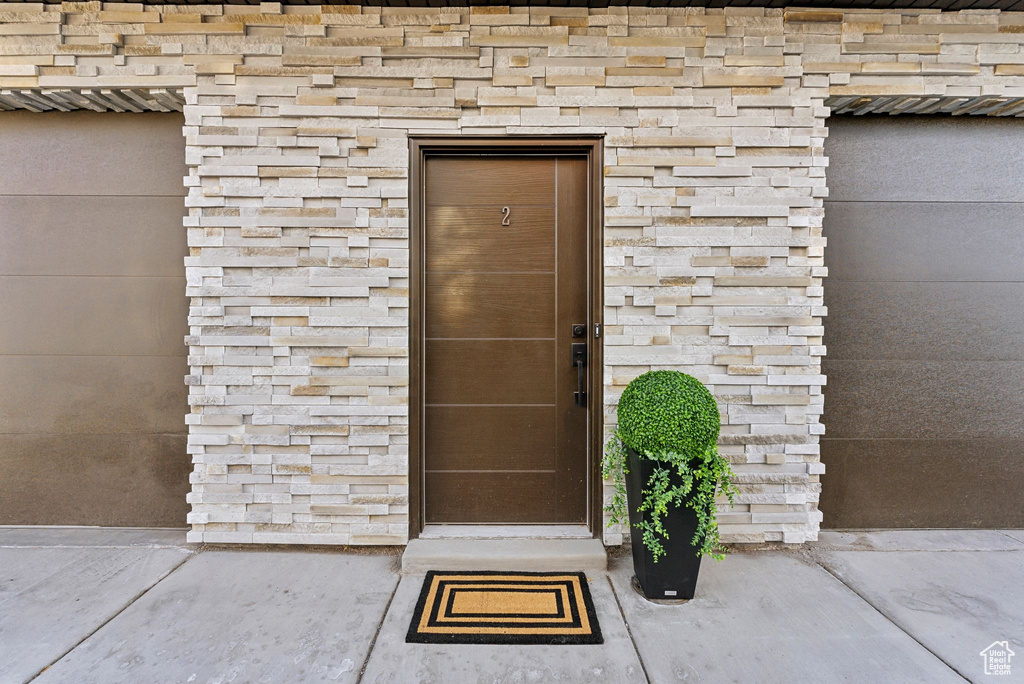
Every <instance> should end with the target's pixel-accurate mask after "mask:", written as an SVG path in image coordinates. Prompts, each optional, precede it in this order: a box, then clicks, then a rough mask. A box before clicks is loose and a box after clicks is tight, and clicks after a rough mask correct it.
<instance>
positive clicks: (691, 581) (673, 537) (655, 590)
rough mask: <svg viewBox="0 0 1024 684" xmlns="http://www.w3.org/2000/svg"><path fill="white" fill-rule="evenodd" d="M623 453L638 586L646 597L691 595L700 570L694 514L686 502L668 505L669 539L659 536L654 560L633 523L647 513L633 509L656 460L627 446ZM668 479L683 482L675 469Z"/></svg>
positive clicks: (667, 524)
mask: <svg viewBox="0 0 1024 684" xmlns="http://www.w3.org/2000/svg"><path fill="white" fill-rule="evenodd" d="M626 453H627V455H628V459H629V460H628V465H627V467H628V469H629V473H628V474H627V475H626V498H627V505H628V507H629V527H630V538H631V540H632V546H633V570H634V571H635V572H636V579H637V582H638V583H639V584H640V589H642V590H643V592H644V596H646V597H647V598H649V599H692V598H693V594H694V591H696V589H697V573H698V572H700V556H698V555H697V550H696V549H695V548H694V546H693V535H694V533H695V532H696V531H697V514H696V512H694V510H693V509H692V508H689V507H688V506H687V505H686V502H684V505H682V506H680V507H679V508H673V507H670V508H669V511H668V515H666V516H665V519H664V521H663V525H664V527H665V531H666V532H668V539H662V540H661V542H662V545H663V546H664V547H665V555H664V556H662V557H661V558H660V559H658V562H657V563H655V562H654V555H653V554H652V553H651V552H650V551H649V550H648V549H647V547H646V546H644V540H643V532H641V531H640V530H638V529H637V528H636V524H637V523H639V522H642V521H643V519H644V517H645V516H646V515H648V513H647V511H644V512H643V513H638V512H637V510H636V509H637V507H638V506H639V505H640V503H641V502H642V501H643V494H642V493H641V490H643V489H644V488H646V487H647V482H648V480H650V477H651V473H652V472H653V471H654V469H655V468H656V467H657V466H658V462H657V461H652V460H650V459H647V458H641V457H640V455H639V454H637V453H636V452H635V451H633V450H632V449H630V448H628V447H627V449H626ZM669 482H670V483H671V484H672V485H678V484H682V482H681V479H680V477H679V475H678V474H677V473H676V472H674V471H673V472H672V474H671V475H670V476H669Z"/></svg>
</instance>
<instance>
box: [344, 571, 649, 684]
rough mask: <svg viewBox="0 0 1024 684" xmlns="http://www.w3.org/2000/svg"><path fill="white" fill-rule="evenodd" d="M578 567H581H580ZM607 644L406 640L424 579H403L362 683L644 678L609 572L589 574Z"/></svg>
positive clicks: (593, 682)
mask: <svg viewBox="0 0 1024 684" xmlns="http://www.w3.org/2000/svg"><path fill="white" fill-rule="evenodd" d="M577 569H579V568H577ZM587 577H588V579H589V580H590V585H589V586H590V593H591V596H593V598H594V608H595V609H596V611H597V619H598V621H599V622H600V624H601V633H602V635H603V636H604V643H603V644H599V645H591V646H582V645H574V646H537V645H533V646H512V645H483V644H481V645H476V644H453V645H448V644H443V645H442V644H407V643H405V634H406V632H407V631H408V629H409V623H410V621H411V620H412V614H413V608H414V607H415V604H416V600H417V598H418V597H419V593H420V588H421V587H422V586H423V577H422V576H419V575H409V576H405V577H403V578H402V581H401V583H400V584H399V585H398V591H397V592H396V593H395V598H394V600H393V601H392V602H391V609H390V610H389V611H388V614H387V616H386V617H385V619H384V624H383V625H382V626H381V630H380V635H379V636H378V637H377V644H376V646H375V647H374V649H373V653H372V654H371V655H370V659H369V662H368V663H367V665H366V672H365V673H364V675H363V679H362V681H363V682H372V683H373V684H407V683H408V682H417V684H455V683H460V684H461V683H462V682H495V683H497V682H509V683H521V684H528V683H533V682H536V683H538V684H540V683H542V682H581V683H582V682H587V683H588V684H598V683H601V682H608V683H609V684H626V683H630V682H644V681H645V678H644V673H643V668H642V667H641V665H640V661H639V660H638V659H637V655H636V650H635V649H634V648H633V644H632V642H631V640H630V637H629V634H628V632H627V631H626V626H625V625H624V624H623V622H622V616H621V615H620V613H619V609H618V607H617V606H616V603H615V596H614V594H613V593H612V589H611V586H610V584H609V582H608V579H607V576H606V575H604V573H593V574H591V573H588V575H587Z"/></svg>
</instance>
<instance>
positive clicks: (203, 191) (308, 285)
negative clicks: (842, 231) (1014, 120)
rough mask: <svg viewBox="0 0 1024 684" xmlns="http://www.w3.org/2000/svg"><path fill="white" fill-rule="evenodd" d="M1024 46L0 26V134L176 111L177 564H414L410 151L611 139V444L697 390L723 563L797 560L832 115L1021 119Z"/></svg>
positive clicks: (707, 25)
mask: <svg viewBox="0 0 1024 684" xmlns="http://www.w3.org/2000/svg"><path fill="white" fill-rule="evenodd" d="M1022 43H1024V13H1000V12H997V11H962V12H956V13H942V12H936V11H896V10H893V11H879V10H868V11H832V10H829V11H823V10H798V9H789V10H782V9H763V8H734V9H725V10H722V9H702V8H680V9H666V8H657V9H655V8H625V7H612V8H607V9H586V8H568V7H557V8H556V7H533V8H525V7H514V8H508V7H480V8H473V9H471V10H470V9H467V8H451V7H446V8H432V9H431V8H380V7H359V6H352V5H331V6H295V7H282V5H281V4H280V3H275V2H265V3H262V4H261V5H259V6H239V5H193V6H190V5H166V6H150V5H141V4H119V3H101V2H65V3H63V4H60V5H44V4H22V3H8V4H5V3H0V109H14V108H27V109H34V110H39V111H42V110H45V109H49V108H57V109H76V108H87V109H98V110H104V109H111V110H116V111H142V110H147V109H157V110H170V109H175V110H182V111H184V114H185V117H186V125H185V129H184V135H185V146H186V147H185V154H186V158H187V162H188V165H189V167H190V174H189V176H188V177H186V178H185V179H184V182H185V185H186V186H187V188H188V198H187V206H188V217H187V218H186V219H185V228H186V229H187V231H188V241H189V245H190V256H189V257H188V258H187V259H186V264H185V266H186V271H187V280H188V292H187V295H188V296H189V297H190V298H191V312H190V319H189V323H190V326H191V334H190V335H189V337H188V338H187V339H186V341H185V342H186V343H187V344H188V345H189V348H190V357H189V362H190V366H191V372H190V374H189V375H188V376H187V377H186V379H185V381H186V383H187V384H188V385H189V386H190V403H191V407H192V408H191V413H190V414H189V415H188V416H187V418H186V420H187V422H188V425H189V431H190V438H189V450H190V453H191V454H192V457H193V461H194V463H195V470H194V472H193V474H192V493H191V495H190V497H189V501H190V503H191V504H192V513H191V514H190V516H189V523H190V524H191V525H192V532H191V533H190V539H191V540H193V541H206V542H253V543H315V544H400V543H403V542H404V541H405V540H406V538H407V534H408V517H407V514H408V476H407V470H408V463H407V457H408V441H407V440H408V406H407V385H408V372H407V371H408V340H407V321H408V305H409V302H408V284H409V272H408V268H409V255H408V213H407V208H408V169H407V167H408V144H407V136H408V135H410V134H414V133H415V134H429V133H433V134H437V133H442V134H451V133H462V134H465V135H474V134H490V135H515V134H530V135H543V134H600V135H604V136H605V146H606V147H605V163H606V168H605V176H604V204H605V220H604V235H605V245H606V249H605V284H606V290H605V296H606V304H607V306H606V311H605V319H604V324H605V331H606V334H605V336H604V344H605V354H606V368H605V387H604V400H605V414H606V422H607V425H608V426H609V428H610V427H611V426H612V425H613V424H614V420H615V403H616V400H617V397H618V395H619V393H620V392H621V390H622V389H623V387H624V386H625V385H626V384H627V383H628V382H629V381H630V380H631V379H632V378H634V377H635V376H637V375H639V374H640V373H642V372H644V371H646V370H648V369H651V368H678V369H681V370H684V371H686V372H689V373H691V374H693V375H695V376H696V377H698V378H699V379H700V380H702V381H704V382H706V383H707V384H709V385H710V386H711V388H712V391H713V392H714V394H715V396H716V397H717V398H718V401H719V402H720V406H721V408H722V416H723V429H722V438H721V448H722V450H723V453H725V454H727V455H728V457H729V458H730V459H731V460H732V462H733V464H734V467H735V469H736V471H737V473H738V476H739V482H740V489H741V496H740V498H739V500H738V505H737V506H736V507H735V508H733V509H731V510H723V511H722V513H721V518H720V519H721V523H722V530H723V536H724V538H725V539H726V540H727V541H731V542H765V541H769V542H771V541H781V542H792V543H799V542H803V541H805V540H809V539H814V538H815V537H816V535H817V530H818V525H819V522H820V519H821V516H820V513H819V512H818V510H817V500H818V492H819V491H820V486H821V485H820V476H821V475H822V473H823V471H824V468H823V466H822V464H821V463H820V462H819V459H818V438H819V436H820V435H821V434H822V433H823V431H824V428H823V426H822V424H821V423H820V421H819V417H820V415H821V411H822V397H823V395H822V387H823V386H824V384H825V378H824V376H822V375H821V372H820V358H821V356H822V355H823V354H824V353H825V349H824V347H823V346H822V343H821V338H822V332H823V327H822V325H823V317H824V316H825V313H826V312H825V308H824V306H823V304H822V291H823V280H824V278H825V275H826V273H825V268H824V266H823V261H822V253H823V249H824V247H825V241H824V239H823V238H822V236H821V223H822V211H823V210H822V200H823V198H824V197H825V196H826V195H827V189H826V185H825V169H826V166H827V159H826V158H825V157H824V156H823V151H822V150H823V148H822V145H823V141H824V138H825V136H826V134H827V128H826V119H827V117H828V116H829V113H830V106H832V107H834V108H835V109H836V110H842V111H860V112H864V111H871V110H877V111H891V112H900V111H920V112H928V111H946V112H953V113H974V114H979V113H985V114H1002V115H1012V114H1020V113H1024V100H1022V98H1024V50H1022ZM0 117H2V114H0ZM826 486H827V483H826ZM605 539H606V541H607V542H608V543H610V544H614V543H618V542H620V541H621V531H620V530H615V529H610V530H607V531H606V534H605Z"/></svg>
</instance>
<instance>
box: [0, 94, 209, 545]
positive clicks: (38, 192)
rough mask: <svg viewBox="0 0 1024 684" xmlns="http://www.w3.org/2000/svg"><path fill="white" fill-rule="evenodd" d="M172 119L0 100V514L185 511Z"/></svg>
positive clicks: (164, 517) (37, 520)
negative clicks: (44, 108)
mask: <svg viewBox="0 0 1024 684" xmlns="http://www.w3.org/2000/svg"><path fill="white" fill-rule="evenodd" d="M183 125H184V118H182V116H181V115H180V114H153V113H147V114H115V113H112V112H104V113H93V112H67V113H65V112H48V113H45V114H37V113H34V112H20V111H19V112H0V321H3V323H0V387H2V388H3V390H4V391H3V392H0V524H15V525H30V524H42V525H117V526H159V527H184V526H185V525H186V524H187V514H188V502H187V499H186V497H187V494H188V491H189V481H188V475H189V471H190V470H191V469H192V464H191V458H190V456H189V454H188V449H187V444H186V442H187V428H186V426H185V415H186V414H187V413H188V410H189V409H188V388H187V387H186V386H185V384H184V383H183V382H182V378H183V377H184V376H185V375H186V374H187V373H188V362H187V359H186V354H187V352H188V348H187V347H186V346H185V344H184V338H185V336H186V335H187V334H188V331H189V328H188V298H187V297H186V296H185V268H184V262H183V259H184V258H185V257H186V256H188V247H187V244H186V242H187V240H186V231H185V229H184V228H183V227H182V223H181V221H182V216H183V214H184V211H185V206H184V194H185V188H184V187H183V185H182V177H183V176H185V175H187V173H188V168H187V166H186V164H185V154H184V150H185V139H184V138H183V137H182V134H181V129H182V126H183Z"/></svg>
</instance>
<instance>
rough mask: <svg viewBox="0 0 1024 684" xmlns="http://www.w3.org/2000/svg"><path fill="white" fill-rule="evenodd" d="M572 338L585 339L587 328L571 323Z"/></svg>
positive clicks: (582, 324) (580, 324)
mask: <svg viewBox="0 0 1024 684" xmlns="http://www.w3.org/2000/svg"><path fill="white" fill-rule="evenodd" d="M572 336H573V337H586V336H587V326H586V324H585V323H573V324H572Z"/></svg>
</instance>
